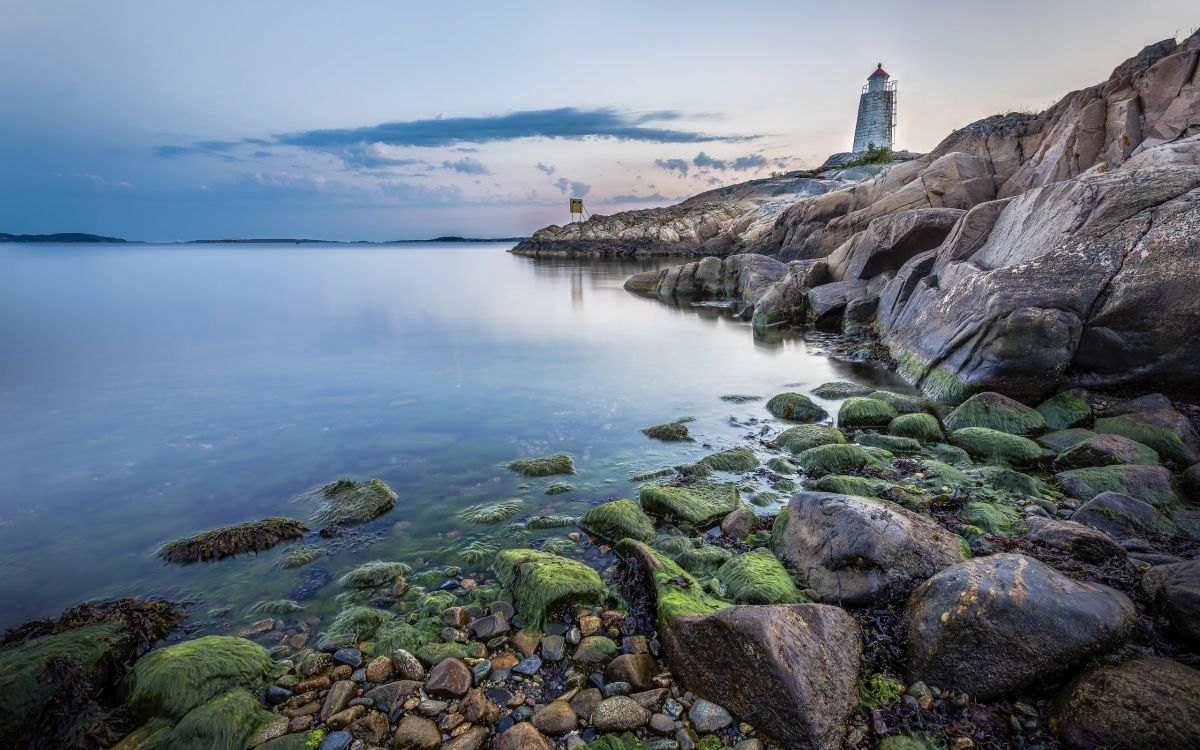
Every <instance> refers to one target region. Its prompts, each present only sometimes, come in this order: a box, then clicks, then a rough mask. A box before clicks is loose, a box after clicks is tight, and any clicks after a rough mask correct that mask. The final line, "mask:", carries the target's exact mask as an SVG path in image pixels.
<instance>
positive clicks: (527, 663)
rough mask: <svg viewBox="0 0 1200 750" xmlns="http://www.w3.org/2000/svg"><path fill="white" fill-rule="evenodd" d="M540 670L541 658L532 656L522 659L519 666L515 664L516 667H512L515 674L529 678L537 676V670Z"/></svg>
mask: <svg viewBox="0 0 1200 750" xmlns="http://www.w3.org/2000/svg"><path fill="white" fill-rule="evenodd" d="M541 668H542V660H541V658H540V657H538V656H536V655H534V656H530V657H527V658H525V659H522V660H521V662H520V663H519V664H517V666H515V667H513V671H514V672H516V673H517V674H523V675H526V676H531V675H535V674H537V673H538V670H539V669H541Z"/></svg>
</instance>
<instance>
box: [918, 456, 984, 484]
mask: <svg viewBox="0 0 1200 750" xmlns="http://www.w3.org/2000/svg"><path fill="white" fill-rule="evenodd" d="M921 469H922V470H924V472H925V474H926V477H927V478H926V480H925V481H926V483H930V482H932V483H934V484H937V485H946V486H949V487H961V486H963V485H966V484H971V483H972V482H971V477H969V476H968V475H967V474H966V473H965V472H964V471H962V470H961V469H958V468H956V467H954V466H952V465H950V464H947V463H943V462H942V461H938V460H937V459H932V458H930V459H923V460H922V461H921ZM934 480H936V481H934Z"/></svg>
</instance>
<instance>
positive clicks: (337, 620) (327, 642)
mask: <svg viewBox="0 0 1200 750" xmlns="http://www.w3.org/2000/svg"><path fill="white" fill-rule="evenodd" d="M394 618H395V615H394V614H392V613H391V612H385V611H384V610H382V609H375V608H374V607H360V606H354V607H346V608H345V609H343V610H342V611H341V612H338V614H337V616H336V617H334V618H333V620H332V621H331V622H330V623H329V627H327V628H326V629H325V632H323V633H322V634H321V637H320V638H318V639H317V648H321V649H324V648H328V647H331V646H341V645H351V644H355V643H362V642H364V641H369V640H371V639H372V638H374V637H375V631H377V630H378V629H379V627H380V626H381V625H383V624H384V623H385V622H389V621H391V620H393V619H394Z"/></svg>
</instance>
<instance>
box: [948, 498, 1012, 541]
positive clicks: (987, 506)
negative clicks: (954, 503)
mask: <svg viewBox="0 0 1200 750" xmlns="http://www.w3.org/2000/svg"><path fill="white" fill-rule="evenodd" d="M958 514H959V515H960V516H962V517H963V518H965V519H967V520H968V521H970V522H971V525H972V526H978V527H979V528H981V529H983V530H984V531H986V532H987V533H989V534H991V535H992V536H999V537H1009V536H1012V535H1013V534H1015V533H1017V532H1019V531H1023V530H1024V524H1023V521H1022V519H1021V512H1020V511H1019V510H1017V509H1016V508H1014V507H1012V506H1011V505H1006V504H1004V503H985V502H980V501H972V502H969V503H967V504H966V505H964V506H963V507H962V509H961V510H960V511H959V512H958Z"/></svg>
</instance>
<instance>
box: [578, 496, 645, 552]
mask: <svg viewBox="0 0 1200 750" xmlns="http://www.w3.org/2000/svg"><path fill="white" fill-rule="evenodd" d="M579 528H581V529H583V530H584V531H586V532H587V533H589V534H591V535H592V536H595V537H600V538H601V539H607V540H608V541H610V542H619V541H621V540H622V539H625V538H627V537H628V538H630V539H637V540H638V541H642V542H648V541H650V540H652V539H654V534H655V531H654V522H653V521H651V520H650V517H649V516H647V515H646V514H645V513H644V512H642V509H641V508H639V507H638V506H637V504H636V503H634V502H633V501H632V500H612V501H610V502H607V503H601V504H600V505H597V506H596V507H594V508H592V509H590V510H589V511H588V512H587V513H584V514H583V517H582V518H580V519H579Z"/></svg>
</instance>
